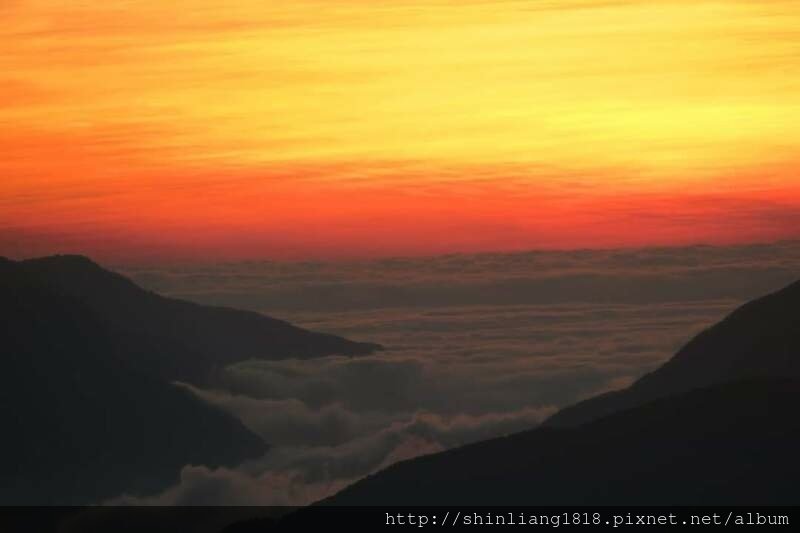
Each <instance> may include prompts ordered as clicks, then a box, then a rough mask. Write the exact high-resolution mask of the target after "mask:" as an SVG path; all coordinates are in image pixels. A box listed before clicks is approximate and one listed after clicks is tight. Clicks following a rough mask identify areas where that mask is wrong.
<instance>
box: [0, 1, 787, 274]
mask: <svg viewBox="0 0 800 533" xmlns="http://www.w3.org/2000/svg"><path fill="white" fill-rule="evenodd" d="M0 16H2V18H3V21H4V24H3V26H2V28H0V255H12V256H22V255H33V254H43V253H53V252H81V253H91V254H95V255H98V256H99V257H103V258H109V259H115V260H117V259H119V260H140V259H150V258H170V259H182V258H214V259H220V258H222V259H244V258H279V259H283V258H317V257H325V258H338V257H354V256H373V255H405V254H412V255H418V254H427V253H443V252H456V251H481V250H509V249H526V248H573V247H610V246H639V245H664V244H677V243H697V242H706V243H729V242H748V241H755V240H776V239H785V238H798V237H800V68H798V66H800V3H798V2H796V1H794V0H772V1H769V2H751V1H744V0H727V1H722V0H718V1H710V0H697V1H690V0H674V1H664V2H649V1H644V0H630V1H625V0H623V1H608V0H564V1H559V0H540V1H517V0H508V1H505V0H494V1H489V0H484V1H479V0H468V1H463V0H458V1H456V0H436V1H421V0H404V1H388V0H375V1H372V0H369V1H368V0H297V1H292V2H280V1H274V0H266V1H265V0H240V1H238V2H221V1H218V0H195V1H193V2H177V1H174V0H139V1H128V2H126V1H119V0H110V1H106V2H85V1H75V0H11V1H5V2H2V3H0Z"/></svg>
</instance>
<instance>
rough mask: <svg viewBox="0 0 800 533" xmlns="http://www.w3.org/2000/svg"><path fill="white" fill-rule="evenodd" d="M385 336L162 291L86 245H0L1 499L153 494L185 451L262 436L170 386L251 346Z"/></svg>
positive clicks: (254, 441)
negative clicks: (66, 249)
mask: <svg viewBox="0 0 800 533" xmlns="http://www.w3.org/2000/svg"><path fill="white" fill-rule="evenodd" d="M377 349H380V346H378V345H375V344H368V343H358V342H352V341H349V340H346V339H343V338H341V337H337V336H334V335H327V334H321V333H314V332H310V331H306V330H303V329H301V328H297V327H295V326H292V325H291V324H288V323H286V322H283V321H280V320H276V319H272V318H268V317H265V316H263V315H260V314H257V313H253V312H246V311H236V310H233V309H226V308H219V307H206V306H201V305H196V304H193V303H189V302H185V301H181V300H175V299H169V298H164V297H161V296H159V295H157V294H154V293H151V292H148V291H145V290H143V289H141V288H139V287H137V286H136V285H135V284H133V283H132V282H131V281H129V280H128V279H126V278H124V277H123V276H120V275H118V274H115V273H113V272H110V271H108V270H105V269H103V268H102V267H100V266H99V265H97V264H95V263H93V262H92V261H90V260H89V259H87V258H85V257H79V256H55V257H48V258H43V259H34V260H28V261H19V262H17V261H10V260H8V259H4V258H0V350H1V351H0V354H1V356H2V359H0V361H2V365H3V371H2V372H0V433H1V434H2V438H0V503H2V504H4V505H12V504H39V505H44V504H51V505H56V504H58V505H71V504H85V503H91V502H96V501H99V500H103V499H106V498H109V497H113V496H117V495H119V494H121V493H123V492H126V493H128V494H136V495H140V494H147V493H152V492H155V491H157V490H160V489H162V488H164V487H166V486H167V485H169V484H171V483H174V482H175V481H176V480H177V476H178V473H179V471H180V468H181V467H183V466H184V465H187V464H204V465H209V466H219V465H235V464H238V463H240V462H242V461H243V460H245V459H248V458H252V457H256V456H259V455H261V454H263V453H264V451H265V450H266V444H265V443H264V442H262V440H261V439H260V438H259V437H258V436H256V435H255V434H254V433H252V432H250V431H249V430H248V429H246V428H245V427H244V426H243V425H242V424H241V423H240V422H238V421H237V420H236V419H234V418H232V417H231V416H229V415H228V414H226V413H223V412H222V411H220V410H218V409H216V408H214V407H211V406H209V405H207V404H206V403H204V402H202V401H200V400H199V399H197V398H196V397H194V396H193V395H191V394H190V393H189V392H188V391H186V390H184V389H182V388H179V387H176V386H174V385H173V384H172V383H171V382H172V381H174V380H182V381H188V382H192V383H207V382H212V381H213V378H214V374H215V372H216V371H217V370H219V369H221V368H223V367H225V366H226V365H229V364H231V363H234V362H236V361H241V360H245V359H250V358H261V359H276V358H284V357H306V358H310V357H319V356H325V355H331V354H342V355H362V354H367V353H370V352H372V351H374V350H377Z"/></svg>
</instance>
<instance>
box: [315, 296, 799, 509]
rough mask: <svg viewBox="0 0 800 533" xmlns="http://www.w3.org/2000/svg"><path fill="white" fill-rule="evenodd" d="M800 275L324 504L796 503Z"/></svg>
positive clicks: (355, 485) (386, 471) (357, 485)
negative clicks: (592, 384) (519, 425)
mask: <svg viewBox="0 0 800 533" xmlns="http://www.w3.org/2000/svg"><path fill="white" fill-rule="evenodd" d="M799 358H800V283H795V284H793V285H790V286H789V287H786V288H785V289H783V290H781V291H779V292H777V293H774V294H771V295H768V296H765V297H763V298H761V299H758V300H755V301H753V302H750V303H748V304H746V305H744V306H743V307H741V308H739V309H738V310H736V311H735V312H733V313H732V314H731V315H730V316H728V317H727V318H726V319H724V320H723V321H722V322H720V323H719V324H717V325H715V326H713V327H711V328H710V329H708V330H706V331H704V332H703V333H701V334H700V335H698V336H697V337H695V338H694V339H692V340H691V342H689V343H688V344H687V345H686V346H685V347H684V348H683V349H682V350H680V351H679V352H678V354H677V355H675V356H674V357H673V358H672V359H671V360H670V361H668V362H667V363H666V364H664V365H663V366H662V367H661V368H659V369H658V370H656V371H654V372H652V373H651V374H648V375H646V376H644V377H643V378H641V379H640V380H639V381H637V382H636V383H634V384H633V385H631V386H630V387H629V388H627V389H625V390H622V391H618V392H612V393H608V394H605V395H601V396H599V397H596V398H593V399H590V400H586V401H584V402H581V403H579V404H577V405H575V406H572V407H568V408H566V409H564V410H563V411H562V412H561V413H558V414H556V415H555V416H553V417H552V418H551V419H550V420H548V421H546V422H545V423H544V424H543V426H542V427H539V428H537V429H533V430H530V431H526V432H522V433H518V434H514V435H510V436H507V437H502V438H498V439H493V440H490V441H485V442H480V443H476V444H472V445H469V446H464V447H462V448H458V449H453V450H449V451H445V452H442V453H438V454H434V455H428V456H424V457H419V458H416V459H412V460H409V461H405V462H402V463H398V464H395V465H393V466H390V467H388V468H387V469H385V470H383V471H381V472H379V473H377V474H375V475H372V476H369V477H367V478H366V479H363V480H361V481H360V482H358V483H355V484H354V485H352V486H350V487H348V488H346V489H344V490H343V491H342V492H340V493H339V494H337V495H335V496H333V497H331V498H328V499H327V500H325V501H323V502H321V503H322V504H323V505H387V506H388V505H401V506H402V505H615V504H616V505H701V504H717V505H722V504H728V505H735V504H748V505H759V504H785V505H796V504H797V503H798V499H799V498H798V495H797V489H796V480H797V479H798V475H800V461H798V459H797V454H798V450H799V449H800V417H799V416H797V409H798V406H800V363H799V362H798V361H799Z"/></svg>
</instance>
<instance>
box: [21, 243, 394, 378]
mask: <svg viewBox="0 0 800 533" xmlns="http://www.w3.org/2000/svg"><path fill="white" fill-rule="evenodd" d="M16 264H17V265H18V267H19V268H20V269H22V270H23V271H24V272H26V273H27V274H28V275H29V276H30V277H31V279H32V280H36V281H37V282H38V283H40V284H41V285H42V286H45V287H47V288H48V289H50V290H51V291H53V292H55V293H59V294H62V295H64V296H67V297H70V298H73V299H74V300H78V301H80V302H81V303H82V304H83V305H85V306H86V307H87V308H88V309H89V310H90V311H92V312H94V313H95V314H96V315H97V316H98V317H101V318H102V320H103V322H104V327H105V329H106V330H107V331H109V332H111V333H112V335H111V336H112V337H113V339H114V340H115V342H114V343H113V345H112V346H111V348H112V349H113V350H114V352H115V353H116V354H117V355H118V356H119V357H121V358H126V359H129V360H130V361H131V363H132V364H135V365H137V366H139V367H140V368H142V369H143V370H144V371H146V372H148V373H151V374H154V375H158V376H160V377H162V378H164V379H170V380H175V379H178V380H186V381H192V382H200V381H205V380H207V379H208V378H209V377H210V376H211V375H212V374H213V372H214V371H215V370H216V369H219V368H221V367H224V366H226V365H228V364H231V363H233V362H236V361H242V360H246V359H278V358H287V357H303V358H308V357H319V356H324V355H332V354H340V355H363V354H368V353H371V352H373V351H375V350H378V349H380V346H379V345H376V344H371V343H359V342H353V341H350V340H347V339H344V338H342V337H338V336H336V335H328V334H324V333H316V332H311V331H307V330H304V329H301V328H298V327H295V326H293V325H291V324H289V323H287V322H284V321H282V320H277V319H274V318H269V317H266V316H264V315H261V314H259V313H254V312H251V311H239V310H235V309H228V308H223V307H209V306H203V305H198V304H194V303H191V302H187V301H182V300H176V299H172V298H165V297H162V296H159V295H157V294H155V293H152V292H149V291H146V290H143V289H141V288H139V287H138V286H136V285H135V284H134V283H133V282H131V281H130V280H128V279H127V278H125V277H123V276H121V275H119V274H116V273H114V272H110V271H108V270H105V269H103V268H102V267H100V266H98V265H97V264H95V263H93V262H92V261H90V260H89V259H87V258H85V257H81V256H54V257H47V258H41V259H32V260H27V261H21V262H19V263H16Z"/></svg>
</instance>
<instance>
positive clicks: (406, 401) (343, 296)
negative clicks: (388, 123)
mask: <svg viewBox="0 0 800 533" xmlns="http://www.w3.org/2000/svg"><path fill="white" fill-rule="evenodd" d="M130 272H132V274H133V276H134V277H135V278H136V279H137V280H138V281H140V282H143V283H145V284H148V285H150V286H151V287H155V288H157V289H159V290H161V291H164V292H168V293H171V294H176V295H180V296H184V297H192V298H194V299H197V300H201V301H212V302H220V301H222V302H226V303H241V302H246V303H249V304H250V306H251V307H253V308H256V309H268V310H269V311H270V312H273V313H274V312H275V311H278V313H277V314H278V316H280V317H282V318H289V319H291V320H292V321H294V322H296V323H298V324H300V325H303V326H306V327H309V328H312V329H318V330H323V331H331V332H335V333H339V334H343V335H346V336H349V337H352V338H356V339H364V340H370V341H376V342H380V343H382V344H384V345H385V346H386V347H387V350H386V351H385V352H381V353H378V354H375V355H372V356H368V357H362V358H347V357H326V358H321V359H315V360H310V361H309V360H306V361H302V360H295V359H284V360H278V361H244V362H241V363H238V364H235V365H233V366H231V367H228V368H227V369H225V370H224V372H223V373H222V375H221V376H220V381H219V382H218V383H217V385H216V387H214V388H213V389H199V388H196V387H193V386H192V385H188V384H182V386H184V387H187V388H189V389H190V390H191V391H193V393H194V394H196V395H198V396H199V397H201V398H203V399H204V400H205V401H207V402H209V403H211V404H213V405H216V406H218V407H219V408H221V409H224V410H226V411H228V412H230V413H233V414H234V415H235V416H237V417H238V418H240V419H241V420H242V421H243V422H244V423H245V424H246V425H247V426H248V427H250V428H251V429H253V430H254V431H256V432H257V433H258V434H260V435H261V436H263V438H264V439H265V440H266V441H267V442H269V443H270V444H271V445H272V448H271V450H270V451H269V452H268V453H267V454H266V455H265V456H264V457H262V458H260V459H258V460H256V461H252V462H250V463H247V464H244V465H241V466H240V467H239V468H236V469H218V470H212V469H209V468H207V467H205V466H202V465H187V467H186V468H185V469H184V471H183V474H182V478H181V482H180V483H179V484H178V485H176V486H175V487H172V488H171V489H169V490H168V491H166V492H164V493H163V494H161V495H158V496H157V497H154V498H151V499H147V500H145V502H148V503H170V504H203V503H227V504H267V505H285V504H292V505H297V504H304V503H308V502H310V501H314V500H316V499H319V498H322V497H324V496H326V495H328V494H330V493H332V492H335V491H336V490H338V489H340V488H341V487H343V486H345V485H347V484H348V483H350V482H352V481H353V480H356V479H358V478H361V477H363V476H365V475H367V474H369V473H371V472H374V471H376V470H378V469H380V468H382V467H385V466H387V465H389V464H391V463H393V462H396V461H398V460H402V459H405V458H409V457H413V456H416V455H419V454H424V453H431V452H435V451H439V450H442V449H446V448H450V447H454V446H460V445H463V444H466V443H469V442H473V441H477V440H482V439H487V438H492V437H495V436H499V435H503V434H508V433H512V432H516V431H521V430H524V429H528V428H531V427H534V426H535V425H536V424H537V423H538V422H540V421H541V420H542V419H543V418H545V417H547V416H548V415H549V414H551V413H552V412H554V410H556V409H557V408H559V407H561V406H564V405H566V404H569V403H572V402H575V401H576V400H579V399H581V398H584V397H587V396H591V395H594V394H597V393H599V392H602V391H606V390H609V389H614V388H620V387H623V386H625V385H627V384H628V383H630V381H632V380H633V379H635V378H636V377H638V376H640V375H642V374H643V373H645V372H647V371H649V370H651V369H653V368H655V367H656V366H658V365H659V364H661V363H662V362H663V361H664V360H666V359H667V358H668V357H669V356H670V355H671V354H673V353H674V352H675V351H676V350H677V349H679V348H680V346H681V345H682V344H683V343H684V342H686V341H687V340H688V339H689V338H691V337H692V336H693V335H694V334H696V333H698V332H699V331H700V330H702V329H703V328H704V327H706V326H708V325H710V324H712V323H714V322H716V321H717V320H719V319H720V318H722V317H723V316H724V315H725V314H726V313H728V312H729V311H731V310H732V309H734V308H735V307H736V306H737V305H738V304H739V303H741V302H742V301H744V300H745V299H748V298H750V297H752V296H755V295H757V294H762V293H765V292H768V291H769V290H773V289H777V288H780V287H781V286H782V285H784V284H785V283H787V282H788V281H791V280H793V279H794V278H795V277H800V245H798V244H797V243H779V244H774V245H763V246H747V247H731V248H711V247H691V248H678V249H651V250H620V251H599V252H591V251H576V252H551V253H521V254H483V255H476V256H445V257H438V258H430V259H395V260H382V261H367V262H359V263H293V264H285V263H248V264H230V265H213V266H200V267H197V266H196V267H191V268H189V267H170V268H163V267H162V268H161V269H155V268H146V269H144V268H140V269H136V270H131V271H130ZM267 304H268V305H267ZM334 309H335V310H336V312H332V310H334ZM121 501H124V502H141V500H136V499H130V498H125V499H123V500H121Z"/></svg>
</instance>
